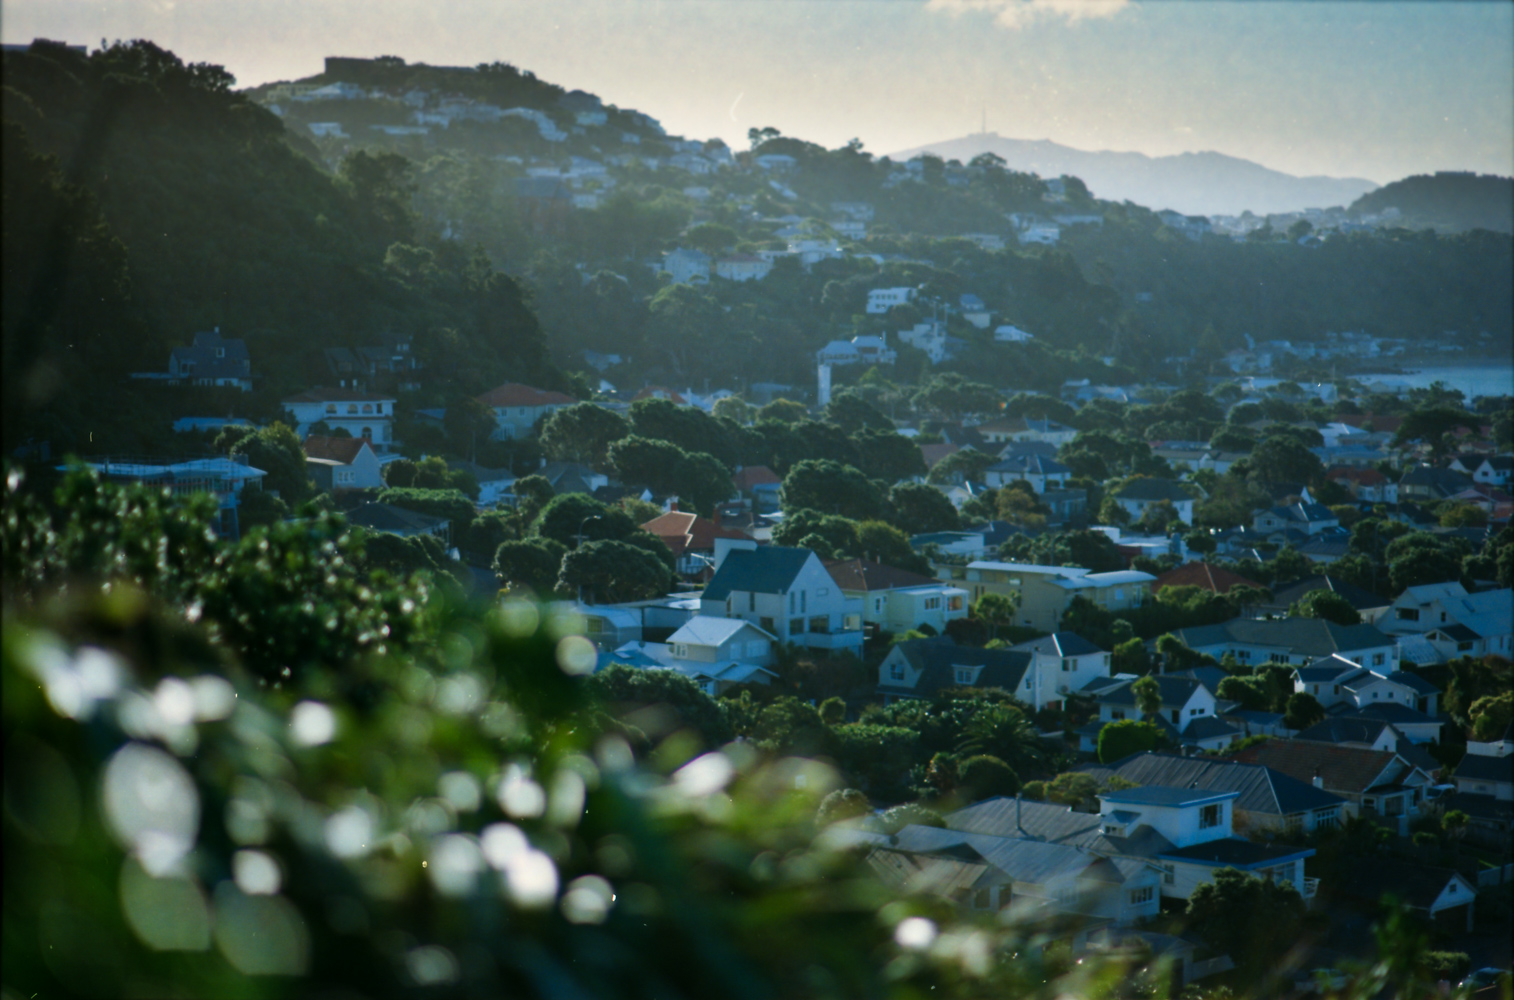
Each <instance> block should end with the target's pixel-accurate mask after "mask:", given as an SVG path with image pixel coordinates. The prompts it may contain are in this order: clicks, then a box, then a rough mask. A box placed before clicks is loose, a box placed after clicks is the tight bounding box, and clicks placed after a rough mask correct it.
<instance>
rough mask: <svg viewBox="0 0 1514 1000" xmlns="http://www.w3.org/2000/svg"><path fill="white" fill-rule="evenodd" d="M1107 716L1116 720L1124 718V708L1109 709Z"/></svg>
mask: <svg viewBox="0 0 1514 1000" xmlns="http://www.w3.org/2000/svg"><path fill="white" fill-rule="evenodd" d="M1109 717H1110V718H1111V719H1113V720H1115V721H1116V722H1118V721H1120V720H1121V719H1123V718H1125V710H1124V709H1123V708H1115V709H1111V710H1110V712H1109Z"/></svg>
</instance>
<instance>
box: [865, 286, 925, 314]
mask: <svg viewBox="0 0 1514 1000" xmlns="http://www.w3.org/2000/svg"><path fill="white" fill-rule="evenodd" d="M918 294H919V292H918V291H917V290H916V289H913V288H874V289H872V290H871V291H869V292H868V293H867V311H868V312H869V313H871V314H872V315H875V316H876V315H878V314H880V313H886V312H888V311H889V310H890V309H892V308H894V306H902V305H904V304H905V303H906V302H913V301H914V299H915V296H916V295H918Z"/></svg>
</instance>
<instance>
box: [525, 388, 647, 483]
mask: <svg viewBox="0 0 1514 1000" xmlns="http://www.w3.org/2000/svg"><path fill="white" fill-rule="evenodd" d="M630 433H631V424H630V421H628V420H626V418H625V417H623V416H621V415H620V414H618V413H616V412H615V411H614V410H607V409H605V408H604V407H603V406H599V405H597V404H595V403H577V404H575V405H573V406H569V407H566V408H564V409H561V410H555V411H554V412H553V413H552V414H551V415H550V416H548V417H547V419H546V421H545V422H544V423H543V424H542V428H541V446H542V450H543V451H544V452H546V454H547V457H548V458H552V459H555V460H557V461H560V462H583V463H584V464H586V465H590V466H593V467H594V468H596V469H597V468H602V467H603V466H604V464H605V461H606V459H607V457H608V453H609V450H610V445H612V444H614V443H615V442H616V441H619V440H621V439H622V438H624V437H627V436H629V435H630Z"/></svg>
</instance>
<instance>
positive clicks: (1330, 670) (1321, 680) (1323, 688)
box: [1293, 653, 1440, 742]
mask: <svg viewBox="0 0 1514 1000" xmlns="http://www.w3.org/2000/svg"><path fill="white" fill-rule="evenodd" d="M1293 690H1294V691H1297V692H1301V693H1307V694H1309V695H1312V696H1313V697H1314V699H1315V700H1316V701H1318V702H1319V703H1320V705H1321V706H1323V707H1324V708H1326V709H1329V708H1332V707H1334V706H1336V705H1340V704H1348V705H1351V706H1352V707H1353V708H1366V707H1368V706H1369V705H1373V704H1380V703H1388V702H1392V703H1397V704H1399V705H1404V706H1407V707H1409V708H1412V709H1414V710H1415V711H1417V712H1423V713H1424V714H1426V715H1430V716H1433V715H1435V714H1436V711H1437V708H1438V706H1437V704H1436V703H1437V700H1438V699H1439V698H1440V688H1438V687H1436V686H1435V685H1434V684H1431V683H1430V682H1429V681H1427V680H1425V679H1424V678H1423V677H1420V676H1419V675H1418V674H1411V673H1409V672H1408V671H1406V670H1392V669H1389V668H1388V667H1386V666H1380V667H1378V668H1377V669H1375V670H1368V669H1367V668H1365V667H1363V666H1362V665H1361V664H1360V663H1358V662H1356V661H1354V660H1352V659H1350V658H1349V657H1345V656H1342V655H1340V654H1339V653H1332V654H1330V655H1329V656H1322V657H1320V658H1319V659H1317V660H1313V661H1311V662H1310V663H1308V664H1307V665H1305V666H1302V667H1299V668H1298V669H1296V670H1294V671H1293ZM1416 742H1418V741H1416Z"/></svg>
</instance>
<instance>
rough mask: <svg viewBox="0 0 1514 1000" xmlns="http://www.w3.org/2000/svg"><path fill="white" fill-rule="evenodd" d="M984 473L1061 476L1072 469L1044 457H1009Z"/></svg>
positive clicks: (1021, 455) (991, 466) (1022, 455)
mask: <svg viewBox="0 0 1514 1000" xmlns="http://www.w3.org/2000/svg"><path fill="white" fill-rule="evenodd" d="M984 471H985V472H1008V473H1014V474H1018V475H1031V476H1063V475H1066V474H1067V473H1069V472H1071V471H1072V469H1070V468H1069V467H1067V466H1065V465H1063V464H1062V463H1061V462H1057V461H1053V460H1052V459H1050V458H1047V457H1046V456H1044V455H1036V454H1029V455H1026V454H1020V455H1010V456H1008V457H1006V458H1004V459H1002V460H1001V461H998V462H995V463H994V464H993V465H990V466H989V467H988V468H987V469H985V470H984Z"/></svg>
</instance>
